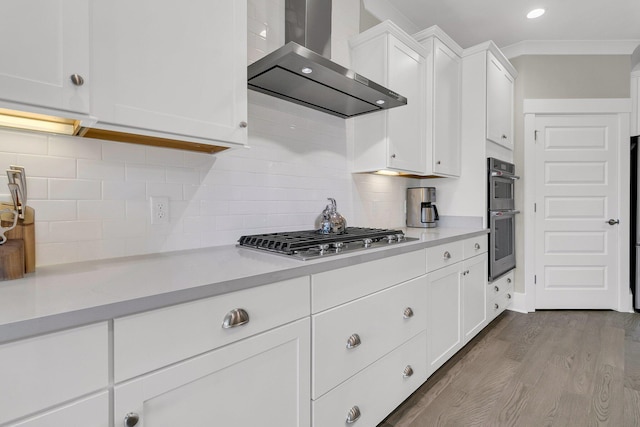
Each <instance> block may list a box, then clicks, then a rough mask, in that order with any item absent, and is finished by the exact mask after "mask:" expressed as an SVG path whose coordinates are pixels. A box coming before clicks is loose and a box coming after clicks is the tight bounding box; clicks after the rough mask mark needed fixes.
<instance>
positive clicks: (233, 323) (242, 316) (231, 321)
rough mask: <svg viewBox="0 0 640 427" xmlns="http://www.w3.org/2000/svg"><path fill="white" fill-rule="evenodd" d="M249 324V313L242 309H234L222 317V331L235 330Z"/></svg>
mask: <svg viewBox="0 0 640 427" xmlns="http://www.w3.org/2000/svg"><path fill="white" fill-rule="evenodd" d="M247 323H249V313H247V311H246V310H245V309H243V308H234V309H233V310H231V311H230V312H228V313H227V315H226V316H224V320H223V321H222V328H223V329H230V328H236V327H238V326H242V325H246V324H247Z"/></svg>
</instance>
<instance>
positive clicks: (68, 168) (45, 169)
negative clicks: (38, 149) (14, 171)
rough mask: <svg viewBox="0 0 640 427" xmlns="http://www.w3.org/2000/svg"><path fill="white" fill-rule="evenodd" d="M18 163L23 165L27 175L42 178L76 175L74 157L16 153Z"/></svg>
mask: <svg viewBox="0 0 640 427" xmlns="http://www.w3.org/2000/svg"><path fill="white" fill-rule="evenodd" d="M18 164H19V165H20V166H24V168H25V171H26V173H27V176H36V177H42V178H75V177H76V159H71V158H66V157H53V156H46V155H42V156H33V155H28V154H18Z"/></svg>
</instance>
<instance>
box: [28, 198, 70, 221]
mask: <svg viewBox="0 0 640 427" xmlns="http://www.w3.org/2000/svg"><path fill="white" fill-rule="evenodd" d="M28 203H29V205H31V206H32V207H33V209H34V210H35V214H36V221H74V220H76V219H77V203H78V202H76V201H75V200H32V201H29V202H28Z"/></svg>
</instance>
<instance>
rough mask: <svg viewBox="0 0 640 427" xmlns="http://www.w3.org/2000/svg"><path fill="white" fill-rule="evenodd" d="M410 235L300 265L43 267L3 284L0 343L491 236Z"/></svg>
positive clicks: (180, 258)
mask: <svg viewBox="0 0 640 427" xmlns="http://www.w3.org/2000/svg"><path fill="white" fill-rule="evenodd" d="M487 232H488V231H487V230H486V229H454V228H431V229H407V230H406V235H407V237H416V238H418V239H419V240H417V241H414V242H407V243H405V244H399V245H394V246H390V247H388V248H375V249H369V250H366V251H359V252H353V253H349V254H344V255H336V256H331V257H327V258H322V259H318V260H312V261H300V260H297V259H291V258H287V257H286V256H279V255H274V254H270V253H263V252H260V251H255V250H251V249H245V248H238V247H235V246H231V245H230V246H219V247H212V248H205V249H196V250H188V251H179V252H171V253H163V254H154V255H144V256H135V257H126V258H116V259H109V260H102V261H91V262H83V263H73V264H62V265H57V266H47V267H39V268H38V270H37V271H36V272H35V273H33V274H29V275H28V276H26V277H24V278H22V279H18V280H12V281H5V282H0V343H1V342H6V341H11V340H15V339H19V338H23V337H27V336H31V335H37V334H41V333H46V332H51V331H54V330H59V329H64V328H68V327H73V326H80V325H83V324H88V323H93V322H97V321H102V320H108V319H112V318H115V317H120V316H125V315H128V314H133V313H137V312H141V311H145V310H151V309H155V308H160V307H164V306H168V305H172V304H178V303H182V302H186V301H191V300H195V299H200V298H206V297H211V296H215V295H221V294H224V293H228V292H234V291H238V290H242V289H247V288H251V287H255V286H260V285H265V284H268V283H273V282H277V281H280V280H286V279H291V278H294V277H300V276H306V275H309V274H314V273H318V272H321V271H326V270H331V269H336V268H342V267H347V266H350V265H354V264H358V263H361V262H367V261H373V260H376V259H380V258H385V257H388V256H392V255H398V254H401V253H406V252H411V251H415V250H419V249H422V248H425V247H429V246H434V245H438V244H443V243H447V242H450V241H455V240H460V239H464V238H468V237H473V236H477V235H480V234H485V233H487Z"/></svg>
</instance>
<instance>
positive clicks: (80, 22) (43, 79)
mask: <svg viewBox="0 0 640 427" xmlns="http://www.w3.org/2000/svg"><path fill="white" fill-rule="evenodd" d="M0 39H2V43H0V57H1V58H2V61H0V100H3V101H9V102H13V103H18V104H28V105H30V106H36V107H43V108H51V109H57V110H66V111H71V112H77V113H88V112H89V88H88V86H89V85H88V84H84V85H82V86H76V85H74V84H73V83H72V81H71V78H70V77H71V75H72V74H78V75H80V76H82V77H83V79H84V80H85V81H87V82H88V81H90V79H89V5H88V4H87V2H86V1H83V0H24V1H4V2H2V13H0ZM17 108H20V107H19V106H18V107H17ZM25 110H27V111H29V110H30V107H25Z"/></svg>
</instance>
